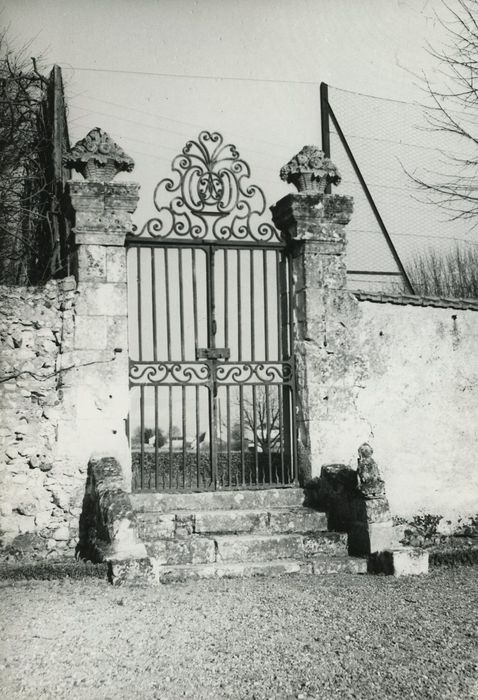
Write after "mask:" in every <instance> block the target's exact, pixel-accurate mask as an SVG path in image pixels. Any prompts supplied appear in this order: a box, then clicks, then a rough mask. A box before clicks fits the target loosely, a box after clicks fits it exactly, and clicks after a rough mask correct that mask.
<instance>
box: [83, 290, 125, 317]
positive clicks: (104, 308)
mask: <svg viewBox="0 0 478 700" xmlns="http://www.w3.org/2000/svg"><path fill="white" fill-rule="evenodd" d="M78 291H79V292H80V294H79V296H78V300H77V302H76V313H77V315H79V316H117V315H118V310H123V309H124V310H126V309H127V297H126V284H121V283H107V284H101V283H100V282H91V283H87V282H83V283H80V284H79V285H78Z"/></svg>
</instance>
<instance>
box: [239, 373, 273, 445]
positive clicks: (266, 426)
mask: <svg viewBox="0 0 478 700" xmlns="http://www.w3.org/2000/svg"><path fill="white" fill-rule="evenodd" d="M254 394H255V397H254V396H253V397H252V398H251V399H249V398H244V400H243V403H242V415H243V421H244V426H245V427H246V429H248V430H249V431H250V433H251V434H252V438H253V440H254V436H255V442H256V443H257V446H258V447H260V449H261V450H262V452H272V450H274V448H276V447H278V445H279V442H280V439H281V431H280V428H281V410H280V406H279V402H278V400H277V398H276V396H275V395H271V391H270V389H269V388H268V387H264V386H259V387H256V389H255V392H254Z"/></svg>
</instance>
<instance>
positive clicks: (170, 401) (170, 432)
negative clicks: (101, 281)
mask: <svg viewBox="0 0 478 700" xmlns="http://www.w3.org/2000/svg"><path fill="white" fill-rule="evenodd" d="M168 252H169V251H168V249H167V248H165V249H164V284H165V288H166V289H165V291H166V337H167V353H168V361H170V360H171V295H170V292H169V255H168ZM168 409H169V425H168V445H169V488H171V487H172V485H173V387H172V386H168Z"/></svg>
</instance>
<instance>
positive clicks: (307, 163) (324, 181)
mask: <svg viewBox="0 0 478 700" xmlns="http://www.w3.org/2000/svg"><path fill="white" fill-rule="evenodd" d="M280 176H281V180H284V181H285V182H290V183H291V184H293V185H295V187H297V190H298V191H299V192H304V193H305V194H317V193H318V194H322V193H323V192H324V191H325V188H326V187H327V185H329V184H332V185H338V184H340V181H341V179H342V178H341V176H340V173H339V171H338V169H337V168H336V166H335V165H334V164H333V163H332V161H331V160H330V158H326V157H325V155H324V152H323V151H321V150H320V148H319V147H318V146H304V147H303V149H302V150H301V151H299V153H297V155H295V156H294V157H293V158H291V160H290V161H289V162H288V163H287V165H284V167H283V168H281V171H280Z"/></svg>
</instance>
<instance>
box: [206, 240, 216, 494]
mask: <svg viewBox="0 0 478 700" xmlns="http://www.w3.org/2000/svg"><path fill="white" fill-rule="evenodd" d="M207 252H208V256H207V295H208V309H209V313H208V319H207V321H208V345H209V347H210V348H212V349H214V348H215V347H216V303H215V294H214V254H215V248H214V246H208V248H207ZM209 362H210V368H211V380H210V384H209V436H210V440H209V443H210V459H211V486H212V488H213V489H216V487H217V380H216V372H215V369H216V368H215V364H216V361H215V360H209Z"/></svg>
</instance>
